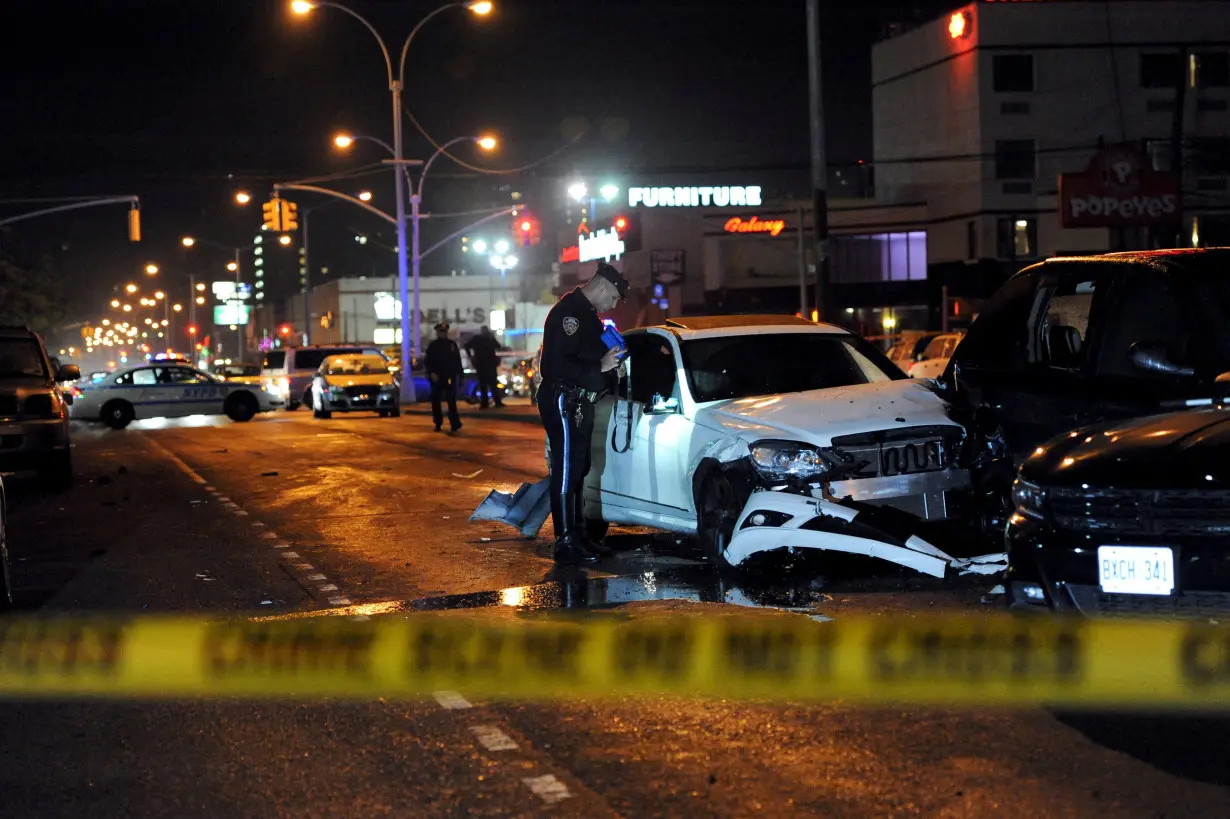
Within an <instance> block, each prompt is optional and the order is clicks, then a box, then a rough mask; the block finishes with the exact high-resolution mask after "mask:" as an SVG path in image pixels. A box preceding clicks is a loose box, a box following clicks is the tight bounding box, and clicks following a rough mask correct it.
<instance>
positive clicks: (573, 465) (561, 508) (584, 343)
mask: <svg viewBox="0 0 1230 819" xmlns="http://www.w3.org/2000/svg"><path fill="white" fill-rule="evenodd" d="M627 293H628V280H627V279H625V278H624V277H623V274H621V273H620V272H619V271H618V270H616V269H615V268H613V267H611V266H610V265H609V264H605V263H603V262H599V263H598V270H597V272H596V273H595V274H594V275H593V277H592V278H591V279H590V280H589V281H588V282H586V283H585V285H583V286H582V287H578V288H576V289H575V290H572V291H571V292H569V293H566V294H564V296H563V297H562V298H561V299H560V300H559V301H558V302H556V303H555V306H554V307H552V308H551V312H550V313H548V314H547V320H546V323H545V325H544V327H543V335H542V353H541V355H542V362H541V365H540V370H541V372H542V385H541V386H540V387H539V389H538V401H537V403H538V414H539V415H540V416H542V424H543V426H544V427H545V428H546V430H547V442H548V447H549V450H550V458H551V521H552V523H553V524H554V526H555V559H556V561H558V562H560V563H588V562H592V561H594V560H596V559H597V558H598V557H599V556H602V555H606V554H609V553H610V552H609V550H608V549H606V548H605V547H602V546H599V545H598V544H596V543H594V542H592V541H590V540H589V538H588V537H587V536H586V534H585V529H584V526H585V519H584V514H583V510H584V500H583V497H582V488H583V486H584V482H585V476H586V474H587V473H588V472H589V456H590V452H589V447H590V436H591V435H592V433H593V430H594V402H595V401H596V400H598V398H599V396H601V395H602V394H603V393H604V392H605V391H606V390H607V389H608V388H609V387H610V386H612V381H613V379H614V378H615V377H616V376H615V370H616V368H617V367H618V366H619V357H620V355H621V354H622V353H623V350H622V349H620V348H616V349H610V350H608V349H607V346H606V344H605V343H604V342H603V341H602V331H603V327H602V320H601V319H600V318H598V314H599V313H603V312H606V311H608V310H610V309H612V308H613V307H615V305H616V304H618V303H619V302H620V301H621V300H623V298H624V297H625V296H626V295H627Z"/></svg>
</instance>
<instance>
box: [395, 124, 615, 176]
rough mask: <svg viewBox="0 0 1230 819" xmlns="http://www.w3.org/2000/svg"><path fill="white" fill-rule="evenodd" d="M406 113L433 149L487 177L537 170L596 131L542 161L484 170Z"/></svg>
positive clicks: (576, 138) (580, 134) (566, 143)
mask: <svg viewBox="0 0 1230 819" xmlns="http://www.w3.org/2000/svg"><path fill="white" fill-rule="evenodd" d="M405 111H406V117H407V118H409V120H410V122H411V124H412V125H414V127H415V129H416V130H417V131H418V132H419V133H420V134H422V136H423V139H425V140H427V141H428V142H429V143H431V146H432V147H433V148H435V149H436V150H437V151H439V152H440V153H441V154H443V155H444V156H447V157H448V158H449V159H451V160H453V161H454V162H456V163H457V164H458V165H460V166H461V167H463V168H465V169H466V170H470V171H474V172H475V173H480V174H484V175H487V176H507V175H508V174H514V173H522V172H523V171H528V170H530V169H531V168H536V167H538V166H539V165H542V164H545V163H547V162H550V161H551V160H552V159H555V157H557V156H559V155H560V154H562V153H564V152H565V151H567V150H569V149H571V148H572V146H573V145H576V144H577V143H578V142H580V141H581V140H582V139H584V138H585V137H586V136H587V135H588V134H589V132H590V131H592V130H593V129H594V126H593V124H592V123H591V124H590V125H589V126H588V127H587V128H585V130H583V131H581V133H579V134H577V135H576V136H575V137H573V138H572V139H570V140H568V141H567V142H565V143H564V144H563V145H562V146H560V147H559V148H558V149H556V150H555V151H552V152H551V153H549V154H547V155H546V156H544V157H542V158H541V159H537V160H535V161H533V162H531V163H529V164H528V165H522V166H521V167H519V168H506V169H500V168H482V167H479V166H478V165H471V164H469V163H468V162H466V161H465V160H463V159H461V158H459V157H457V156H454V155H453V154H451V153H449V152H448V151H446V150H444V147H443V146H442V145H441V144H440V143H439V142H436V140H435V139H433V138H432V136H431V134H429V133H427V131H426V129H424V128H423V126H422V125H421V124H420V123H419V121H418V120H417V119H415V118H414V114H412V113H410V109H409V108H407V109H405Z"/></svg>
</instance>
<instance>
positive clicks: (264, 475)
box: [261, 472, 278, 478]
mask: <svg viewBox="0 0 1230 819" xmlns="http://www.w3.org/2000/svg"><path fill="white" fill-rule="evenodd" d="M277 476H278V473H277V472H262V473H261V477H262V478H276V477H277Z"/></svg>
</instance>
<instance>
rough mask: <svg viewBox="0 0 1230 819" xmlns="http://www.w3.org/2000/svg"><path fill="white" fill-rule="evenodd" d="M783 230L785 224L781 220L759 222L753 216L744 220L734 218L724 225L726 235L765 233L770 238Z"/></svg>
mask: <svg viewBox="0 0 1230 819" xmlns="http://www.w3.org/2000/svg"><path fill="white" fill-rule="evenodd" d="M785 229H786V222H785V220H783V219H766V220H761V219H757V218H756V217H755V216H753V217H752V218H751V219H746V220H744V219H740V218H739V217H738V216H736V217H735V218H733V219H730V220H728V221H727V222H726V225H725V230H726V232H727V233H767V234H769V235H770V236H776V235H777V234H779V233H781V232H782V231H783V230H785Z"/></svg>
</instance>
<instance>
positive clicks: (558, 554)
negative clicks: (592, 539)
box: [552, 534, 598, 565]
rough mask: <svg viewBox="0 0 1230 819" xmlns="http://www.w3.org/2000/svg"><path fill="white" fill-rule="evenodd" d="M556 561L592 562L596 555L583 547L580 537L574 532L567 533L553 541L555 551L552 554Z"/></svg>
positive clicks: (561, 562) (569, 562) (567, 563)
mask: <svg viewBox="0 0 1230 819" xmlns="http://www.w3.org/2000/svg"><path fill="white" fill-rule="evenodd" d="M552 557H553V558H555V562H556V563H560V564H565V565H576V564H578V563H593V562H594V561H595V560H597V559H598V557H597V556H596V555H594V554H593V553H592V552H589V551H587V550H586V549H585V546H584V544H583V543H582V542H581V539H580V538H578V537H577V536H576V535H574V534H567V535H564V536H563V537H561V538H559V539H558V540H556V541H555V553H554V554H553V555H552Z"/></svg>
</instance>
